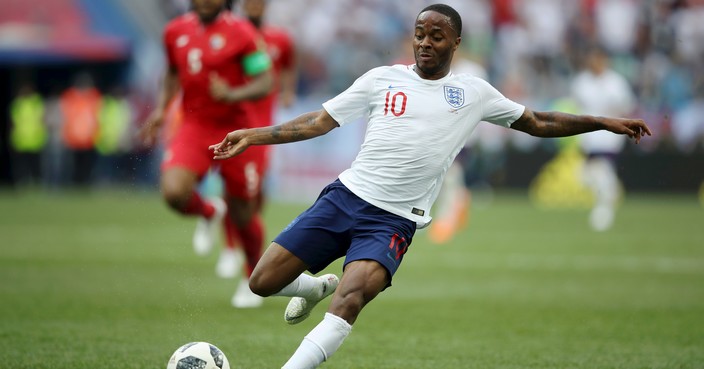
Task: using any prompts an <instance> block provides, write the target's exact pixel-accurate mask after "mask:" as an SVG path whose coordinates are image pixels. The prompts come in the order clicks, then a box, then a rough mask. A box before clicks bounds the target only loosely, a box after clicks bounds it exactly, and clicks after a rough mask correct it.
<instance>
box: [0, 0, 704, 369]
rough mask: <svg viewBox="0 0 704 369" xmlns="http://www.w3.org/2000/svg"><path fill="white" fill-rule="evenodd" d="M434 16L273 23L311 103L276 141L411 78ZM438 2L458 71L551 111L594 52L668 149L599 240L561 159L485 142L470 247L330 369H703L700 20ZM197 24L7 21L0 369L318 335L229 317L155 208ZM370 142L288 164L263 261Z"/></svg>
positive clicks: (505, 140) (94, 3)
mask: <svg viewBox="0 0 704 369" xmlns="http://www.w3.org/2000/svg"><path fill="white" fill-rule="evenodd" d="M433 2H434V1H425V0H270V1H269V3H270V7H269V17H268V21H269V22H270V23H272V24H275V25H278V26H281V27H284V28H286V29H287V30H288V31H290V33H291V34H292V35H293V37H294V39H295V41H296V43H297V46H298V52H299V63H300V64H299V66H300V81H299V85H298V100H297V103H296V104H295V105H294V106H293V107H291V108H289V109H284V110H281V111H279V115H280V119H285V118H287V117H292V116H294V115H297V114H299V113H301V112H303V111H308V110H311V109H318V108H319V107H320V104H321V103H322V102H323V101H325V100H326V99H327V98H329V97H331V96H333V95H334V94H336V93H338V92H340V91H341V90H343V89H344V88H346V87H347V86H348V85H349V84H350V83H352V82H353V81H354V79H355V78H357V77H358V76H359V75H361V74H362V73H364V72H366V71H367V70H368V69H370V68H373V67H376V66H379V65H385V64H392V63H396V62H406V61H408V60H409V57H410V56H411V53H410V52H411V50H410V44H409V42H410V37H409V35H410V30H411V28H412V25H413V19H414V18H415V16H416V14H417V12H418V10H419V9H421V8H422V7H423V6H425V5H427V4H430V3H433ZM445 2H446V3H448V4H450V5H452V6H454V7H456V9H458V11H459V12H460V14H461V15H462V17H463V22H464V34H463V45H462V50H461V54H462V56H464V57H466V58H469V59H472V60H475V61H477V62H479V63H480V64H482V65H483V66H484V67H485V68H486V69H487V72H488V79H489V81H490V82H491V83H492V84H494V85H495V86H497V87H498V88H499V90H501V91H502V92H504V93H505V94H506V95H507V96H509V97H510V98H512V99H514V100H516V101H519V102H521V103H524V104H526V105H528V106H531V107H532V108H534V109H536V110H547V109H559V108H560V107H565V106H568V105H563V104H564V103H565V100H564V98H565V96H567V95H568V94H569V84H570V81H571V79H572V78H573V77H574V75H575V74H576V72H577V71H578V69H579V68H580V67H581V64H582V61H583V60H582V56H583V52H584V51H585V50H586V46H587V45H589V44H592V43H594V42H598V43H600V44H602V45H603V46H604V47H605V48H606V49H607V50H608V52H609V55H610V56H611V61H612V67H613V68H614V69H615V70H617V71H618V72H619V73H621V74H623V75H624V76H625V77H626V78H627V79H628V81H629V83H630V84H631V87H632V88H633V91H634V92H635V94H636V96H637V98H638V104H637V108H636V110H635V111H634V113H633V115H634V116H638V117H642V118H643V119H645V120H646V121H647V122H648V124H649V125H650V127H651V128H652V129H653V130H654V136H653V137H647V138H646V139H644V140H643V142H642V143H641V144H640V145H638V146H636V145H633V144H630V143H629V144H628V145H627V146H626V148H625V150H624V152H623V154H622V156H621V158H620V159H619V161H618V170H619V174H620V175H621V180H622V182H623V183H622V185H623V188H624V189H625V190H626V196H625V199H624V201H622V205H621V210H620V212H619V216H618V220H617V222H616V225H615V227H614V228H613V229H612V230H611V231H609V232H606V233H602V234H598V233H594V232H591V231H590V230H589V228H588V226H587V222H586V214H587V211H586V205H585V202H584V201H583V199H579V198H575V197H576V196H575V194H577V193H579V192H578V191H576V190H575V189H574V188H570V186H576V184H575V183H576V181H574V180H570V179H565V178H564V175H563V174H564V173H565V171H566V172H569V170H568V169H569V168H566V169H565V168H562V169H560V168H558V169H555V165H556V164H555V162H554V161H553V159H554V158H556V156H557V154H558V153H559V152H560V150H562V149H563V148H564V147H566V146H568V145H569V144H570V141H569V140H567V141H565V140H548V139H543V140H539V139H533V138H531V137H528V136H526V135H523V134H520V133H517V132H510V131H509V130H505V131H502V132H501V133H499V134H498V135H495V136H493V137H492V139H491V140H488V141H481V140H480V141H479V142H478V143H477V150H478V151H479V152H480V153H484V154H485V155H484V156H483V157H484V158H486V160H487V161H485V162H484V166H480V167H479V168H482V169H481V170H482V172H481V175H482V178H481V180H482V181H481V182H480V183H481V185H480V186H479V187H477V193H478V194H480V195H481V194H485V195H486V196H479V197H478V201H477V202H476V205H477V215H476V216H474V215H473V217H472V222H471V227H470V228H469V229H466V230H464V231H462V232H461V233H460V234H459V235H458V236H457V237H456V238H455V239H454V240H452V241H451V242H450V243H448V244H447V245H444V246H441V247H437V246H434V245H432V244H431V243H430V242H429V241H428V240H427V238H426V236H425V234H423V233H422V232H420V233H419V235H418V237H417V239H416V240H414V244H413V248H414V250H413V251H412V252H410V253H409V254H408V256H407V258H406V261H405V264H404V265H405V267H404V268H402V270H401V271H400V272H399V277H400V278H398V282H396V281H395V282H394V287H393V288H391V289H389V292H388V293H385V295H384V296H382V297H381V298H380V299H379V300H378V301H375V302H374V304H372V306H370V308H369V309H368V310H365V315H364V318H363V319H360V321H359V323H358V324H357V325H355V333H354V334H353V335H351V336H350V339H349V340H348V342H347V343H346V344H345V347H344V348H343V349H342V350H341V351H340V352H339V353H338V354H337V355H336V357H335V359H334V360H333V361H331V362H330V363H329V364H326V367H329V368H376V369H378V368H401V367H414V368H487V367H495V368H555V369H557V368H560V369H564V368H633V369H636V368H703V367H704V366H703V365H702V363H704V349H702V347H704V320H703V318H702V317H703V316H704V287H703V286H704V248H703V245H704V229H703V228H702V224H704V223H703V221H704V214H703V212H702V205H703V204H704V185H703V181H704V21H703V20H704V0H642V1H639V0H568V1H564V0H454V1H449V0H448V1H445ZM188 6H189V2H188V0H0V81H2V82H0V280H2V281H3V282H2V283H0V300H1V301H2V302H0V344H2V347H3V348H4V349H3V350H2V352H0V362H1V363H3V364H0V366H5V365H7V366H8V367H15V368H54V369H56V368H73V369H75V368H94V367H102V368H144V367H159V366H162V364H163V365H165V363H166V360H167V359H168V355H169V354H170V353H171V352H172V351H173V349H175V348H176V347H178V346H179V345H180V344H182V343H184V342H186V341H189V340H196V339H197V340H211V341H213V342H215V343H216V344H218V346H219V347H220V348H222V349H223V350H224V351H225V352H226V353H227V354H228V356H230V361H231V362H237V363H240V364H241V367H245V368H248V367H275V366H276V365H280V364H281V363H282V362H284V361H285V359H286V358H287V357H288V355H289V354H290V352H292V350H293V349H294V348H295V347H296V345H297V344H298V342H299V341H300V338H301V337H302V336H303V335H305V334H306V333H307V332H308V331H309V330H310V329H311V328H312V325H311V324H313V323H314V322H312V323H311V324H308V323H306V324H302V325H301V326H300V327H295V328H291V327H286V326H285V325H284V324H283V323H282V324H280V325H277V324H273V323H272V320H274V321H275V320H276V319H279V317H280V313H281V311H282V309H283V307H284V306H285V303H286V301H283V300H278V299H272V300H267V302H266V303H265V306H264V307H263V308H262V309H260V310H256V311H234V310H233V309H232V308H231V307H230V306H229V304H228V300H229V297H230V295H231V293H232V291H233V289H234V285H235V284H234V283H233V282H232V281H225V280H217V279H216V278H215V277H214V274H213V268H212V267H213V264H214V256H212V257H209V258H206V259H196V258H195V257H194V256H193V255H192V251H191V250H190V245H189V242H190V236H191V232H192V230H193V224H192V223H193V222H191V220H190V219H183V218H180V217H178V216H176V215H173V214H171V213H170V212H168V211H167V209H166V207H165V206H164V205H163V204H161V202H160V198H159V195H158V193H157V179H158V165H159V160H160V155H161V149H160V147H157V148H147V147H143V146H142V145H141V144H140V142H139V141H138V140H136V138H135V132H136V131H137V129H138V128H139V127H140V125H141V123H142V122H143V120H144V119H145V117H146V115H147V114H148V113H149V111H150V108H151V107H152V106H153V104H154V99H155V95H156V91H157V87H158V83H159V80H160V78H161V74H162V72H163V66H164V64H165V63H164V57H163V54H162V49H161V41H160V37H161V30H162V27H163V25H164V24H165V23H166V22H167V21H168V20H169V19H171V18H172V17H174V16H176V15H178V14H180V13H182V12H184V11H185V10H187V9H188ZM411 62H412V61H408V63H411ZM91 85H92V86H94V88H95V90H93V94H92V96H93V97H94V98H96V99H100V101H105V102H111V103H115V104H114V105H109V104H105V106H113V107H115V108H114V110H109V111H106V112H104V113H103V114H105V115H104V116H103V118H101V119H102V120H104V121H106V122H111V123H113V124H112V125H111V127H112V129H110V130H106V132H109V134H108V135H107V136H102V137H101V139H100V140H98V142H99V144H97V145H92V146H90V145H89V146H87V147H82V146H80V145H75V146H74V147H71V146H70V145H68V144H67V143H66V142H64V139H63V137H62V134H61V132H62V124H63V123H64V120H65V117H64V116H63V113H62V112H61V111H60V109H59V108H58V106H59V102H60V101H61V99H62V97H65V96H68V95H66V93H67V92H70V91H71V90H72V89H73V88H78V87H81V88H82V86H91ZM28 91H36V95H32V94H31V93H28ZM18 96H22V97H25V99H24V100H20V101H22V102H23V103H24V105H22V106H24V108H17V109H16V110H15V111H13V108H12V107H13V106H17V105H13V104H14V103H16V102H17V101H18V100H17V97H18ZM37 106H41V107H42V109H43V114H41V115H39V116H37V115H36V114H33V113H36V112H37V111H39V110H38V109H37V108H36V107H37ZM14 114H17V115H16V116H22V117H29V118H28V119H35V120H38V121H40V122H41V123H42V124H41V126H40V127H42V128H40V129H38V130H37V131H36V136H31V137H33V139H32V138H31V139H29V140H20V141H22V142H20V143H17V142H14V141H13V116H15V115H14ZM168 132H169V131H168V130H166V132H165V135H166V136H168ZM95 134H98V133H95ZM363 135H364V124H363V123H362V122H360V124H357V125H349V126H346V127H345V128H343V129H340V130H336V131H333V132H332V133H331V134H330V135H327V136H326V137H322V138H319V139H316V140H313V141H310V142H303V143H297V144H294V145H283V146H278V147H276V148H275V149H274V162H273V164H272V169H271V172H270V177H269V179H268V183H267V187H268V194H269V196H270V197H271V198H272V201H271V202H270V203H269V204H268V207H267V209H266V212H265V219H266V223H267V230H268V232H269V236H270V237H269V238H271V237H273V236H274V235H275V234H276V233H277V232H278V230H280V229H281V228H282V227H284V226H285V225H286V223H287V222H288V221H289V220H290V219H291V218H292V217H294V216H295V215H296V214H297V212H299V211H300V210H302V209H303V207H304V206H305V204H307V203H308V202H309V200H311V199H312V198H313V197H314V196H316V195H317V193H318V191H319V190H320V189H321V188H322V185H323V184H325V183H327V182H329V181H330V180H331V179H333V178H334V177H335V176H336V175H337V174H338V173H339V172H340V171H341V170H342V169H344V168H346V167H347V166H348V165H349V163H350V162H351V161H352V159H353V158H354V156H355V154H356V152H357V150H358V147H359V144H360V143H361V141H362V138H363ZM480 156H481V155H480ZM551 163H552V164H553V165H551ZM560 163H562V164H560ZM565 163H566V164H565ZM570 163H571V164H570ZM563 164H564V165H567V166H569V165H574V162H570V161H567V162H564V161H563V162H559V163H558V166H559V165H563ZM487 168H488V169H487ZM541 178H543V180H541ZM545 178H547V180H546V179H545ZM556 183H557V184H560V183H564V185H562V186H560V185H555V184H556ZM215 186H216V185H215ZM489 188H490V189H493V190H491V191H490V190H486V189H489ZM493 192H498V193H499V195H498V196H491V195H490V194H491V193H493ZM492 199H493V200H492ZM546 208H553V209H546ZM555 208H557V210H554V209H555ZM331 271H332V272H336V273H339V271H340V270H339V265H338V264H335V265H333V266H331ZM319 309H320V312H321V313H322V308H319ZM396 311H398V312H401V313H399V314H395V313H394V312H396ZM311 320H314V319H311ZM399 337H402V338H403V339H402V340H399ZM380 347H382V348H383V349H380Z"/></svg>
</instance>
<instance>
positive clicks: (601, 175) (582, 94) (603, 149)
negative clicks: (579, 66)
mask: <svg viewBox="0 0 704 369" xmlns="http://www.w3.org/2000/svg"><path fill="white" fill-rule="evenodd" d="M586 62H587V63H586V68H585V69H584V70H583V71H581V72H580V73H579V74H577V76H576V77H575V79H574V80H573V81H572V86H571V89H572V96H573V97H574V99H575V101H576V102H577V105H579V108H580V109H581V112H582V113H584V114H594V115H606V116H615V117H623V116H627V115H628V114H630V113H631V112H633V109H634V107H635V97H634V96H633V91H631V86H630V85H629V84H628V81H627V80H626V78H625V77H623V76H622V75H620V74H618V73H616V72H615V71H613V70H612V69H610V68H609V64H608V56H607V54H606V51H604V50H602V49H600V48H598V47H594V48H592V49H590V50H589V53H588V54H587V57H586ZM625 141H626V140H625V137H623V136H619V135H613V134H609V132H604V131H597V132H589V133H586V134H584V135H582V136H581V137H580V140H579V143H580V147H581V149H582V151H583V152H584V154H585V155H587V159H586V161H585V163H584V168H583V170H582V179H583V182H584V184H585V185H586V186H587V187H588V188H589V189H590V190H591V191H592V193H593V194H594V206H593V207H592V210H591V213H590V214H589V224H590V225H591V227H592V229H594V230H595V231H599V232H601V231H606V230H608V229H609V228H611V225H612V224H613V221H614V217H615V213H616V203H617V201H618V194H619V181H618V173H617V171H616V165H615V163H614V161H615V160H616V157H617V156H618V154H619V153H620V152H621V150H623V146H624V145H625V143H626V142H625Z"/></svg>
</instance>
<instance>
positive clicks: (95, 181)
mask: <svg viewBox="0 0 704 369" xmlns="http://www.w3.org/2000/svg"><path fill="white" fill-rule="evenodd" d="M270 3H271V4H270V9H269V13H268V14H269V16H268V20H269V22H270V23H272V24H274V25H278V26H281V27H284V28H285V29H287V30H288V31H289V32H290V33H291V34H292V35H293V37H294V39H295V41H296V43H297V45H298V52H299V60H300V82H299V86H298V94H299V100H298V104H297V105H296V106H295V107H294V108H292V109H289V110H286V111H282V112H280V113H281V116H282V119H283V118H285V117H290V116H291V115H294V114H297V113H299V112H301V111H306V110H309V109H316V108H318V107H319V106H320V103H321V102H322V101H324V100H325V99H327V98H329V97H330V96H332V95H334V94H336V93H338V92H340V91H341V90H343V89H344V88H346V87H347V86H348V85H349V84H350V83H351V82H352V81H354V79H355V78H357V77H358V76H359V75H361V74H362V73H363V72H365V71H367V70H368V69H370V68H372V67H375V66H379V65H384V64H391V63H396V62H399V61H402V62H406V61H408V59H409V57H410V55H411V54H410V46H409V44H408V42H409V31H410V29H411V27H412V23H413V19H414V17H415V15H416V12H417V11H418V9H421V8H422V7H423V6H424V5H426V4H427V3H430V2H429V1H422V0H357V1H352V0H349V1H348V0H345V1H322V0H290V1H271V2H270ZM449 3H450V4H451V5H453V6H455V7H456V8H457V9H458V10H459V11H460V13H461V14H462V16H463V21H464V35H463V37H464V41H463V44H462V46H463V48H462V50H461V52H462V55H463V56H464V57H467V58H470V59H473V60H475V61H477V62H479V63H480V64H482V65H483V66H485V68H486V69H487V71H488V75H489V80H490V82H492V83H493V84H494V85H495V86H497V87H498V88H499V89H500V90H501V91H503V92H504V93H505V94H506V95H507V96H509V97H511V98H513V99H515V100H517V101H519V102H522V103H524V104H526V105H529V106H531V107H533V108H535V109H536V110H541V109H552V108H555V107H556V106H558V107H559V105H558V104H559V103H560V101H562V100H561V99H562V98H564V97H565V96H567V95H568V94H569V83H570V80H571V78H572V77H573V76H574V75H575V73H576V72H577V70H578V69H579V68H580V67H581V61H582V55H583V53H584V52H585V50H586V47H587V45H589V44H592V43H594V42H597V43H600V44H602V45H603V46H604V47H606V49H607V50H608V51H609V53H610V55H611V57H612V67H613V68H614V69H616V70H617V71H618V72H619V73H621V74H623V75H624V76H626V78H627V79H628V81H629V82H630V83H631V85H632V87H633V89H634V91H635V93H636V95H637V97H638V106H637V109H636V110H635V111H634V113H633V114H634V115H636V116H639V117H642V118H644V119H645V120H646V121H647V122H648V123H649V124H650V126H651V127H652V129H653V130H654V133H655V135H654V137H653V138H652V139H648V140H644V142H643V145H641V146H638V147H635V146H634V145H630V146H628V147H627V148H626V150H625V153H624V155H623V157H622V159H621V161H620V162H619V163H620V165H619V171H620V174H621V175H622V180H623V181H624V185H625V188H626V189H627V190H629V191H649V192H654V191H656V192H662V191H665V192H689V193H696V191H697V190H698V189H699V187H700V185H701V182H702V180H703V179H704V174H702V172H703V171H702V170H701V168H704V159H703V158H704V155H702V152H703V150H704V149H702V141H703V140H704V128H703V127H704V121H703V119H704V118H703V117H704V97H703V96H704V82H703V79H704V73H702V71H704V66H703V65H704V26H702V24H703V23H702V22H701V19H702V17H704V1H701V0H686V1H685V0H643V1H635V0H572V1H558V0H528V1H512V0H495V1H487V0H462V1H449ZM0 4H1V5H2V9H3V11H2V12H1V14H0V80H2V81H4V82H3V83H2V85H0V112H1V113H0V119H1V121H0V123H1V124H0V127H2V130H1V131H0V163H1V166H0V183H1V184H2V185H4V186H12V185H15V186H16V187H22V186H23V185H24V184H25V183H27V182H30V183H34V184H35V185H40V186H42V187H44V188H48V189H63V188H70V187H71V186H73V185H75V184H77V183H76V182H78V184H79V185H83V186H85V185H88V186H95V185H106V184H108V185H113V184H118V185H125V184H126V185H138V186H143V187H146V188H153V187H154V183H155V180H156V178H157V177H158V173H157V168H158V161H159V154H160V153H159V149H158V148H157V149H155V150H149V149H147V148H144V147H142V146H141V145H140V143H139V142H138V141H136V140H135V139H134V133H135V130H136V129H137V128H138V127H139V126H140V124H141V122H143V120H144V119H145V115H146V114H147V113H148V112H149V111H150V107H151V106H153V102H154V99H155V95H156V89H157V87H158V83H159V80H160V78H161V75H162V72H163V66H164V56H163V53H162V49H161V44H160V37H161V30H162V26H163V25H164V24H165V23H166V22H167V21H168V20H169V19H170V18H172V17H174V16H175V15H177V14H180V13H182V12H183V11H185V10H187V8H188V6H189V5H188V4H189V2H188V1H187V0H150V1H138V0H124V1H116V0H44V1H36V0H2V2H1V3H0ZM409 63H410V62H409ZM77 83H78V84H91V83H92V84H93V85H94V86H95V87H96V91H95V92H96V93H97V94H98V97H103V98H113V99H116V100H117V101H119V102H121V101H123V100H122V99H125V100H124V101H126V102H127V103H128V105H127V106H126V107H125V109H122V110H120V109H115V110H113V111H111V112H108V113H105V114H106V116H107V118H105V120H106V121H108V120H110V119H111V118H112V121H118V122H123V121H127V122H126V123H114V126H116V127H117V128H113V129H111V130H109V131H110V132H109V134H105V136H106V137H103V138H102V139H103V140H104V141H106V142H104V143H102V145H101V144H98V145H97V147H95V146H94V147H90V145H89V146H88V147H80V148H79V149H73V148H67V147H66V145H67V144H66V143H65V142H63V141H62V137H61V125H62V120H63V119H62V114H61V112H60V111H57V101H59V100H60V98H61V96H62V93H64V92H66V91H67V90H70V88H71V87H75V84H77ZM28 89H34V90H35V91H37V92H38V98H39V101H38V102H37V103H39V104H41V105H43V107H44V112H45V114H44V115H43V116H42V117H41V118H40V119H41V121H42V122H43V123H44V124H45V125H46V129H45V132H40V133H38V135H45V136H46V138H45V139H44V140H42V139H41V138H38V139H37V140H36V142H29V143H25V146H27V147H28V148H24V149H22V148H17V147H15V146H13V142H12V140H11V137H12V135H11V130H12V128H11V127H12V124H11V121H12V120H11V116H12V114H11V109H10V106H11V102H12V101H13V99H15V97H16V96H17V95H18V94H19V93H20V91H27V90H28ZM30 106H31V105H30ZM120 106H121V107H122V105H120ZM351 130H352V131H353V132H344V133H340V132H336V133H338V134H333V135H330V136H329V137H325V138H323V139H321V140H317V141H316V142H310V143H304V144H298V145H291V146H284V147H278V148H276V156H275V163H274V168H273V170H272V172H271V178H270V188H271V189H272V191H270V192H271V194H272V195H273V196H279V198H282V199H286V198H288V199H300V198H301V194H307V195H309V196H308V197H310V196H312V194H315V193H317V190H318V188H319V187H320V184H322V183H325V182H327V181H328V180H329V179H330V178H332V177H334V176H335V175H336V174H337V173H338V172H339V171H340V170H341V169H343V168H345V167H346V165H347V164H349V162H350V161H351V160H352V158H354V155H355V153H356V150H357V148H358V144H359V142H361V137H362V135H363V130H364V127H363V124H359V125H357V127H354V128H351ZM355 130H356V131H355ZM106 131H108V130H106ZM96 134H97V133H96ZM503 134H504V136H501V134H499V136H501V137H498V138H497V139H495V140H492V142H491V144H487V145H486V146H488V147H487V148H486V150H490V151H497V150H498V151H499V152H501V153H502V154H503V155H502V156H501V157H500V158H501V159H500V162H501V163H503V165H498V168H494V170H493V173H492V175H491V176H488V178H486V179H487V181H489V182H491V183H490V184H492V185H494V186H499V187H514V188H525V187H527V186H528V185H529V183H530V182H531V180H532V179H533V178H534V177H535V176H536V173H537V172H538V170H539V169H540V167H541V166H542V165H544V163H545V162H547V160H548V159H549V158H551V157H553V156H554V154H555V152H556V150H557V148H558V147H559V145H558V144H557V142H556V141H554V140H537V139H531V138H530V137H527V136H526V135H523V134H519V133H515V132H508V131H507V132H503ZM481 145H482V144H481V142H480V143H479V146H481ZM331 148H334V150H331ZM18 150H19V151H22V152H23V153H24V154H27V155H14V153H15V152H16V151H18ZM321 153H325V155H321ZM33 156H39V158H32V157H33ZM28 157H29V158H28ZM37 160H39V161H40V162H41V165H39V164H36V163H33V161H37ZM28 165H29V166H30V167H33V166H37V165H39V167H40V172H39V173H38V174H33V173H32V172H31V171H29V170H27V166H28ZM74 167H77V168H74ZM35 172H36V170H35Z"/></svg>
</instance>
